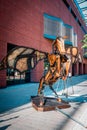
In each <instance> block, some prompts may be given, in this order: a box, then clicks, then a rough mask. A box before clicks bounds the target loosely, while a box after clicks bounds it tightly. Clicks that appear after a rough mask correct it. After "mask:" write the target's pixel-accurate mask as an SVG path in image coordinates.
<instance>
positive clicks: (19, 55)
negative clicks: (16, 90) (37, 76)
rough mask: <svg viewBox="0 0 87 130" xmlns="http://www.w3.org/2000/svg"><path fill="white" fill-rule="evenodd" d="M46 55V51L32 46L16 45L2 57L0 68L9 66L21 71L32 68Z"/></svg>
mask: <svg viewBox="0 0 87 130" xmlns="http://www.w3.org/2000/svg"><path fill="white" fill-rule="evenodd" d="M46 57H47V53H44V52H41V51H38V50H35V49H33V48H28V47H23V46H17V47H15V48H14V49H12V50H11V51H10V52H9V53H8V54H7V56H6V57H4V58H3V59H2V61H1V62H0V70H2V69H7V68H10V69H14V70H17V71H19V72H20V73H23V72H25V71H27V70H30V69H33V68H34V67H35V66H36V65H37V63H38V62H39V61H40V60H43V59H45V58H46Z"/></svg>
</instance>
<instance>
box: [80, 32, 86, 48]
mask: <svg viewBox="0 0 87 130" xmlns="http://www.w3.org/2000/svg"><path fill="white" fill-rule="evenodd" d="M81 42H82V43H83V46H82V48H84V49H87V34H85V35H84V38H83V40H82V41H81Z"/></svg>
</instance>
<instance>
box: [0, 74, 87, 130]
mask: <svg viewBox="0 0 87 130" xmlns="http://www.w3.org/2000/svg"><path fill="white" fill-rule="evenodd" d="M72 83H73V88H74V94H72V88H71V86H72V85H71V82H70V81H68V83H67V86H68V87H69V89H68V94H69V96H68V97H67V98H66V97H65V96H60V97H62V98H63V99H65V100H68V101H69V102H70V105H71V107H70V108H67V109H58V110H55V111H48V112H38V111H36V110H35V109H34V108H33V107H32V104H31V100H30V97H31V96H32V95H36V94H37V89H38V83H37V84H22V85H15V86H12V87H8V88H6V89H1V90H0V99H1V101H0V113H1V114H0V130H5V129H6V130H85V129H86V128H85V126H87V116H86V115H87V75H82V76H77V77H72ZM58 85H59V86H60V87H59V88H58ZM62 87H63V84H62V81H60V84H59V83H56V84H55V85H54V88H55V89H56V90H58V93H59V94H61V93H62V91H61V90H62ZM44 93H45V95H47V96H49V95H50V94H51V95H54V94H53V92H52V91H51V90H49V88H48V87H47V88H45V90H44Z"/></svg>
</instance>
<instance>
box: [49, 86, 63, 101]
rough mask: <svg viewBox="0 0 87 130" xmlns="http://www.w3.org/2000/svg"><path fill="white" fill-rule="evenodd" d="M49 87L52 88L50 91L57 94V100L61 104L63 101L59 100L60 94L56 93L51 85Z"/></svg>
mask: <svg viewBox="0 0 87 130" xmlns="http://www.w3.org/2000/svg"><path fill="white" fill-rule="evenodd" d="M49 87H50V89H51V90H52V91H53V92H54V93H55V95H56V96H57V100H58V101H59V102H61V101H62V100H61V98H59V96H58V94H57V93H56V91H55V90H54V89H53V87H52V85H50V86H49Z"/></svg>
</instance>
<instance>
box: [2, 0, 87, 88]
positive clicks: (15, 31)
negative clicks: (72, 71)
mask: <svg viewBox="0 0 87 130" xmlns="http://www.w3.org/2000/svg"><path fill="white" fill-rule="evenodd" d="M69 2H70V3H69V4H70V5H71V8H73V9H74V10H75V12H76V15H78V17H79V19H80V20H81V17H80V16H79V14H78V11H77V9H76V8H75V6H74V4H73V3H72V1H69ZM44 12H45V13H47V14H49V15H53V16H56V17H59V18H61V19H62V20H63V21H64V23H66V24H69V25H71V26H73V27H74V31H75V33H76V34H77V36H78V48H79V50H80V48H81V46H82V44H81V42H80V41H81V39H82V38H83V35H84V32H83V31H82V29H81V27H80V26H79V25H78V24H77V22H76V20H75V19H74V17H73V16H72V14H71V13H70V11H69V10H68V9H67V7H66V6H65V4H64V2H63V1H62V0H54V1H53V0H21V1H20V0H0V61H1V59H2V58H3V57H4V56H6V54H7V44H8V43H12V44H15V45H20V46H27V47H32V48H36V49H38V50H40V51H44V52H51V45H52V44H51V43H52V41H51V40H49V39H46V38H44V37H43V30H44V20H43V13H44ZM81 22H82V24H83V25H84V23H83V21H82V20H81ZM84 26H85V25H84ZM81 53H82V50H81ZM84 63H86V64H87V61H86V60H84ZM41 64H42V65H41ZM85 66H86V67H85V71H84V72H85V73H87V65H85ZM39 68H40V69H39ZM82 68H83V67H82ZM33 73H34V74H33ZM77 73H78V72H77ZM81 73H82V74H83V70H82V72H81ZM42 74H43V63H42V62H41V63H39V64H38V65H37V67H36V68H35V70H33V72H32V75H31V78H32V81H39V79H40V77H41V76H42ZM3 86H6V72H5V71H0V87H3Z"/></svg>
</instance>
